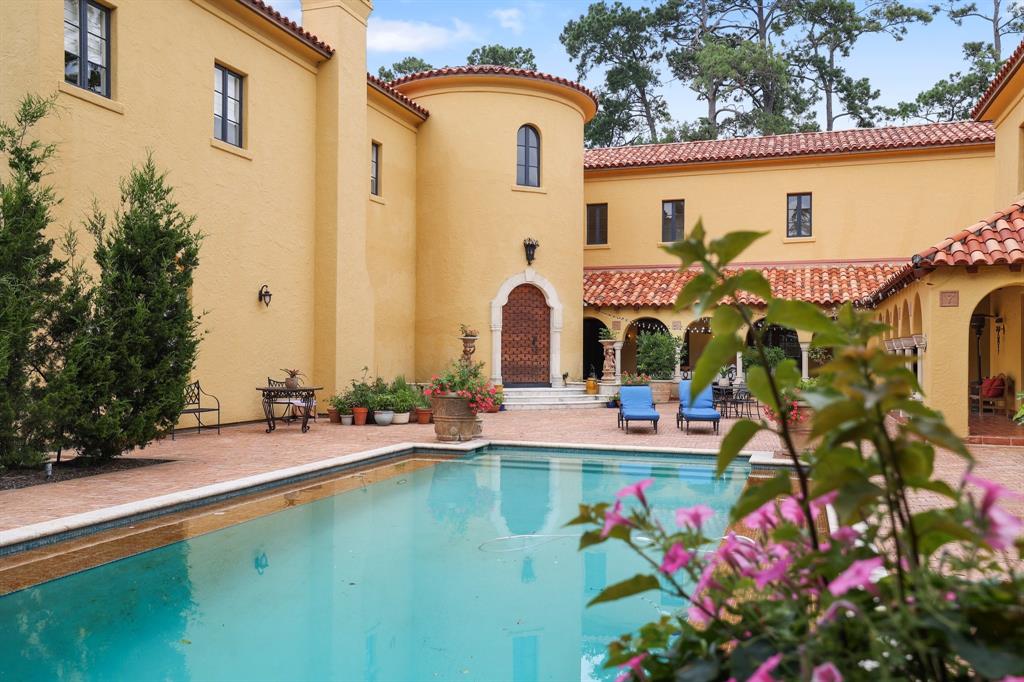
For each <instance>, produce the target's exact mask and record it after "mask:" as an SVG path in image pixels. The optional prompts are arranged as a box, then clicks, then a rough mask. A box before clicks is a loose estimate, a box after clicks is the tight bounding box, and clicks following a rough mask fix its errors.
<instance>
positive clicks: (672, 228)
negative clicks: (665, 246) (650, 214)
mask: <svg viewBox="0 0 1024 682" xmlns="http://www.w3.org/2000/svg"><path fill="white" fill-rule="evenodd" d="M685 205H686V202H685V201H683V200H682V199H672V200H670V201H663V202H661V241H663V242H677V241H679V240H680V239H682V238H683V208H684V207H685Z"/></svg>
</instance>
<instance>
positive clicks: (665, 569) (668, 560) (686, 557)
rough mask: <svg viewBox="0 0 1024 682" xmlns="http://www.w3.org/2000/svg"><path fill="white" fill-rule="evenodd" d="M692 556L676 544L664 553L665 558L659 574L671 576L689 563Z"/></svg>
mask: <svg viewBox="0 0 1024 682" xmlns="http://www.w3.org/2000/svg"><path fill="white" fill-rule="evenodd" d="M692 557H693V554H691V553H690V552H687V551H686V549H685V548H684V547H683V546H682V545H681V544H679V543H678V542H677V543H676V544H674V545H672V546H671V547H669V550H668V551H667V552H665V558H664V560H662V562H661V572H662V573H664V574H665V575H671V574H672V573H675V572H676V571H678V570H679V569H680V568H682V567H683V566H685V565H686V564H688V563H690V559H691V558H692Z"/></svg>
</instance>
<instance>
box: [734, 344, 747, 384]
mask: <svg viewBox="0 0 1024 682" xmlns="http://www.w3.org/2000/svg"><path fill="white" fill-rule="evenodd" d="M736 381H738V382H740V383H741V384H744V383H746V382H747V377H746V375H745V374H744V373H743V352H742V351H736Z"/></svg>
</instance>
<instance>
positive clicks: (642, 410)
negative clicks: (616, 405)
mask: <svg viewBox="0 0 1024 682" xmlns="http://www.w3.org/2000/svg"><path fill="white" fill-rule="evenodd" d="M622 418H623V419H628V420H630V421H646V420H648V419H653V420H654V421H658V419H660V418H661V415H660V414H658V411H657V410H656V409H654V408H653V407H624V408H622Z"/></svg>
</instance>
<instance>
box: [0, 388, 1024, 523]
mask: <svg viewBox="0 0 1024 682" xmlns="http://www.w3.org/2000/svg"><path fill="white" fill-rule="evenodd" d="M659 410H660V411H661V413H662V419H661V427H660V429H659V433H657V434H655V433H654V432H653V431H652V430H650V429H645V428H643V427H639V426H638V427H635V428H632V427H631V432H630V433H629V434H626V433H624V432H623V431H621V430H619V429H617V428H616V426H615V411H614V410H606V409H600V410H557V411H521V412H520V411H517V412H501V413H498V414H487V415H484V437H485V438H487V439H492V440H508V441H523V442H526V441H531V442H550V443H577V444H598V445H623V446H633V447H664V448H680V449H694V450H715V449H717V447H718V445H719V443H720V442H721V439H722V435H715V434H713V433H711V432H710V430H709V429H706V428H705V429H702V430H696V429H695V430H694V431H693V432H691V433H690V434H689V435H687V434H684V433H683V432H682V431H679V430H678V429H676V427H675V419H674V414H675V405H674V404H665V405H661V406H659ZM730 426H731V421H730V420H726V421H724V422H723V423H722V429H721V434H725V433H727V432H728V430H729V428H730ZM264 427H265V425H264V424H263V423H258V424H243V425H239V426H232V427H225V428H224V429H223V430H222V433H221V434H220V435H219V436H218V435H217V434H216V433H215V432H212V431H211V432H204V433H203V434H201V435H195V434H188V435H179V436H178V438H177V440H175V441H171V440H170V439H165V440H162V441H160V442H157V443H154V444H152V445H150V446H149V447H147V448H146V449H144V450H141V451H137V452H135V453H132V454H131V455H128V456H130V457H141V458H159V459H171V460H174V461H172V462H168V463H165V464H157V465H153V466H147V467H141V468H138V469H132V470H126V471H118V472H113V473H108V474H102V475H98V476H90V477H86V478H78V479H73V480H67V481H61V482H59V483H52V484H48V485H39V486H34V487H31V488H22V489H19V490H9V491H4V492H0V508H2V509H3V514H2V515H0V530H7V529H11V528H16V527H19V526H23V525H27V524H31V523H38V522H41V521H48V520H52V519H55V518H60V517H64V516H70V515H72V514H78V513H82V512H87V511H93V510H96V509H101V508H104V507H109V506H112V505H115V504H123V503H126V502H133V501H137V500H143V499H146V498H149V497H155V496H157V495H163V494H166V493H172V492H178V491H182V490H188V489H190V488H198V487H200V486H204V485H209V484H212V483H220V482H224V481H230V480H233V479H238V478H242V477H244V476H250V475H253V474H259V473H265V472H268V471H272V470H274V469H281V468H285V467H289V466H294V465H298V464H307V463H310V462H315V461H317V460H323V459H328V458H331V457H337V456H340V455H345V454H350V453H354V452H359V451H363V450H369V449H373V448H377V447H381V446H386V445H393V444H396V443H403V442H431V441H433V439H434V433H433V425H416V424H410V425H392V426H387V427H379V426H362V427H356V426H339V425H337V424H331V423H329V422H328V421H327V420H326V419H321V420H320V421H319V423H317V424H311V425H310V430H309V432H308V433H305V434H303V433H301V432H300V431H299V428H298V426H297V425H289V426H280V427H279V428H278V430H277V431H276V432H274V433H271V434H268V433H265V432H264ZM698 428H699V427H698ZM776 447H777V439H776V438H775V437H774V436H773V435H771V434H766V433H762V434H758V436H756V437H755V438H754V440H753V441H752V442H751V444H750V446H749V448H748V449H750V450H762V451H772V450H774V449H775V448H776ZM972 451H973V452H974V453H975V456H976V458H977V460H978V465H977V473H978V474H979V475H981V476H985V477H987V478H991V479H993V480H997V481H1000V482H1001V483H1002V484H1003V485H1006V486H1008V487H1009V488H1011V489H1013V490H1016V491H1018V492H1022V493H1024V467H1021V466H1020V465H1021V462H1022V461H1024V459H1022V458H1024V448H1019V447H1016V448H1014V447H1002V446H972ZM936 467H937V469H938V470H939V471H940V472H941V474H942V475H943V477H944V478H946V479H947V480H949V481H950V482H951V483H952V482H956V481H958V480H959V478H960V475H961V474H962V471H963V468H964V464H963V463H962V462H961V461H960V460H959V459H958V458H955V457H954V456H952V455H950V454H949V453H940V455H939V457H938V458H937V462H936ZM918 502H919V503H920V504H930V503H932V501H931V500H930V499H929V498H924V497H922V498H920V499H919V501H918ZM1010 506H1011V508H1014V507H1015V509H1014V510H1015V511H1016V512H1017V513H1021V512H1022V511H1024V504H1021V503H1017V504H1014V505H1010Z"/></svg>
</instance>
